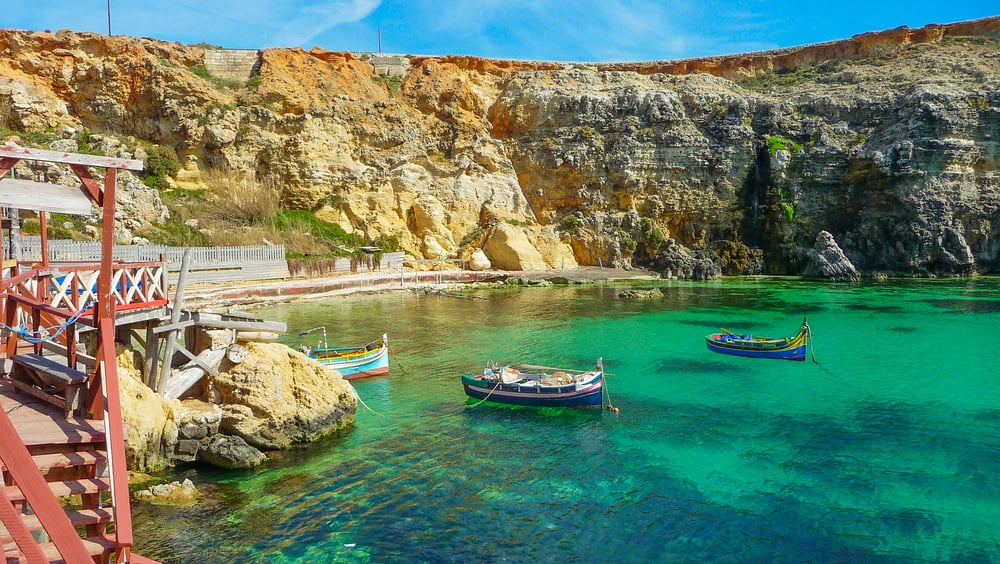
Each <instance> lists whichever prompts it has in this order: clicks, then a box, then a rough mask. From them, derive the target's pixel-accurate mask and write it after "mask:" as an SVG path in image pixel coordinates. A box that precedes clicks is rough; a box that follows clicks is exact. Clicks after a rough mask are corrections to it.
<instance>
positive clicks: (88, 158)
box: [0, 145, 143, 170]
mask: <svg viewBox="0 0 1000 564" xmlns="http://www.w3.org/2000/svg"><path fill="white" fill-rule="evenodd" d="M0 157H12V158H15V159H28V160H32V161H49V162H52V163H62V164H76V165H84V166H96V167H100V168H118V169H126V170H142V168H143V167H142V161H139V160H135V159H119V158H116V157H105V156H103V155H85V154H83V153H67V152H65V151H49V150H46V149H30V148H27V147H18V146H16V145H2V146H0Z"/></svg>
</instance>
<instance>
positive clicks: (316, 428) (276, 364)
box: [208, 343, 358, 450]
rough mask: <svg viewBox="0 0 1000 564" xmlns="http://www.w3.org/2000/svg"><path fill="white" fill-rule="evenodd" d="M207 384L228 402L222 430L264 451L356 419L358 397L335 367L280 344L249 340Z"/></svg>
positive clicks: (218, 399) (215, 395) (219, 398)
mask: <svg viewBox="0 0 1000 564" xmlns="http://www.w3.org/2000/svg"><path fill="white" fill-rule="evenodd" d="M246 348H247V356H246V358H245V359H243V361H242V362H240V363H239V364H232V363H231V362H230V361H229V360H228V359H227V360H224V361H223V363H222V366H221V368H222V370H221V371H220V374H219V376H218V377H213V378H212V379H211V380H210V382H209V384H208V386H209V387H210V390H209V392H208V395H209V397H211V398H212V399H213V401H216V402H218V403H221V404H223V413H224V415H223V419H222V424H221V430H222V432H224V433H230V434H234V435H238V436H240V437H242V438H244V439H245V440H246V441H247V442H248V443H249V444H251V445H253V446H255V447H257V448H259V449H261V450H273V449H279V448H287V447H288V446H290V445H292V444H294V443H299V442H308V441H313V440H316V439H317V438H320V437H322V436H324V435H327V434H330V433H332V432H333V431H336V430H338V429H341V428H344V427H346V426H348V425H352V424H353V423H354V416H355V413H356V412H357V406H358V404H357V397H356V396H355V394H354V389H353V388H352V387H351V385H350V383H348V382H347V381H346V380H344V379H343V378H342V377H341V376H340V374H339V373H337V372H336V371H335V370H332V369H330V368H327V367H325V366H323V365H321V364H318V363H317V362H316V361H314V360H312V359H310V358H309V357H307V356H306V355H304V354H302V353H301V352H298V351H295V350H292V349H290V348H288V347H287V346H285V345H282V344H279V343H246Z"/></svg>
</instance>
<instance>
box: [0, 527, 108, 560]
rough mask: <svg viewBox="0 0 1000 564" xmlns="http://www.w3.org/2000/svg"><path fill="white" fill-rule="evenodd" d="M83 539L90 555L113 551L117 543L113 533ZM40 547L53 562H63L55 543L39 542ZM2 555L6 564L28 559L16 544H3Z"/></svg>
mask: <svg viewBox="0 0 1000 564" xmlns="http://www.w3.org/2000/svg"><path fill="white" fill-rule="evenodd" d="M82 540H83V546H84V548H85V549H86V551H87V554H89V555H91V556H100V555H103V554H108V553H110V552H111V551H113V550H114V549H115V548H116V546H117V543H116V542H115V536H114V535H113V534H107V535H95V536H92V537H86V538H84V539H82ZM39 546H40V547H41V549H42V553H44V554H45V557H46V558H47V559H48V560H49V561H50V562H53V563H65V562H66V561H65V560H64V559H63V557H62V555H61V554H59V550H58V549H57V548H56V545H55V544H53V543H50V542H46V543H41V544H40V545H39ZM4 556H5V557H6V560H7V564H11V563H21V562H24V563H27V562H28V559H27V558H25V557H24V555H23V554H21V553H20V551H18V549H17V545H15V544H9V545H5V546H4Z"/></svg>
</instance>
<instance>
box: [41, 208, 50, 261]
mask: <svg viewBox="0 0 1000 564" xmlns="http://www.w3.org/2000/svg"><path fill="white" fill-rule="evenodd" d="M48 215H49V214H47V213H45V212H43V211H40V212H38V229H39V231H41V236H42V237H41V243H42V268H48V267H49V234H48V230H49V221H48Z"/></svg>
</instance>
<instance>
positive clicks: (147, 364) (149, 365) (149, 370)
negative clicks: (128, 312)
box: [142, 321, 160, 389]
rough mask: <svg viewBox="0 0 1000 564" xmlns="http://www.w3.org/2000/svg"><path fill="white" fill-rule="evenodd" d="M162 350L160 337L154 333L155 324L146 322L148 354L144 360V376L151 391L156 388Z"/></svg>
mask: <svg viewBox="0 0 1000 564" xmlns="http://www.w3.org/2000/svg"><path fill="white" fill-rule="evenodd" d="M159 350H160V339H159V336H158V335H157V334H156V333H154V332H153V322H152V321H147V322H146V353H145V356H144V357H143V360H142V375H143V377H144V379H145V380H146V385H147V386H149V388H150V389H154V387H155V386H156V370H157V367H158V364H157V363H156V357H157V353H158V352H159Z"/></svg>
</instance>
